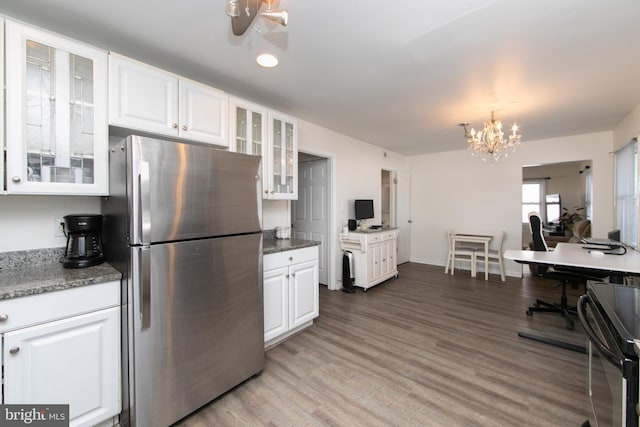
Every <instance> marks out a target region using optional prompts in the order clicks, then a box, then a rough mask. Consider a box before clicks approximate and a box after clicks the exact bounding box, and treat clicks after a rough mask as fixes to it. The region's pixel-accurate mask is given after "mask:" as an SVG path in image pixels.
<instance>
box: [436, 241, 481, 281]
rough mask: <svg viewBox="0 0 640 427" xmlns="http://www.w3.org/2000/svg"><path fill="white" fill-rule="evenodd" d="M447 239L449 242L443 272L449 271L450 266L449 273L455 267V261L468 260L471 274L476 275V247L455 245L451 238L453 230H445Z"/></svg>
mask: <svg viewBox="0 0 640 427" xmlns="http://www.w3.org/2000/svg"><path fill="white" fill-rule="evenodd" d="M446 233H447V241H448V242H449V253H448V254H447V265H446V266H445V268H444V274H447V273H448V272H449V268H451V275H452V276H453V271H454V270H455V267H456V261H469V262H470V263H471V276H475V275H476V248H472V247H467V246H459V245H458V246H456V245H455V244H454V243H453V240H452V239H451V236H453V234H454V233H453V231H451V230H446Z"/></svg>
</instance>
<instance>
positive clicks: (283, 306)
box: [263, 246, 319, 347]
mask: <svg viewBox="0 0 640 427" xmlns="http://www.w3.org/2000/svg"><path fill="white" fill-rule="evenodd" d="M263 279H264V280H263V294H264V342H265V346H267V347H268V346H271V345H273V344H276V343H278V342H280V341H282V340H283V339H285V338H287V337H288V336H290V335H292V334H294V333H296V332H298V331H299V330H301V329H303V328H306V327H307V326H309V325H311V324H312V323H313V319H315V318H316V317H318V314H319V302H318V286H319V284H318V247H317V246H313V247H308V248H302V249H296V250H291V251H286V252H278V253H275V254H268V255H265V256H264V278H263Z"/></svg>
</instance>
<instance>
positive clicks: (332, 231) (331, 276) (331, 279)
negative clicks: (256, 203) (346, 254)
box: [289, 147, 342, 291]
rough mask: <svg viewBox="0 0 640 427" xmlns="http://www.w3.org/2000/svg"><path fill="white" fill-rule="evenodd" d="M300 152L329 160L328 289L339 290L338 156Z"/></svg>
mask: <svg viewBox="0 0 640 427" xmlns="http://www.w3.org/2000/svg"><path fill="white" fill-rule="evenodd" d="M298 152H301V153H306V154H311V155H314V156H317V157H322V158H323V159H326V161H327V172H328V173H327V179H328V185H327V191H328V192H329V194H328V195H327V221H328V222H329V224H328V229H329V232H328V236H327V252H328V253H327V282H328V283H327V289H329V290H330V291H337V290H339V289H341V288H342V286H338V280H337V278H336V275H335V272H336V268H335V267H336V256H337V250H336V247H337V245H338V234H339V233H340V230H339V229H336V223H337V222H336V221H337V220H336V212H335V209H334V208H333V207H334V206H335V205H336V179H335V170H336V168H335V162H336V156H335V154H332V153H327V152H323V151H320V150H314V149H307V148H301V147H298ZM289 219H290V220H291V204H289Z"/></svg>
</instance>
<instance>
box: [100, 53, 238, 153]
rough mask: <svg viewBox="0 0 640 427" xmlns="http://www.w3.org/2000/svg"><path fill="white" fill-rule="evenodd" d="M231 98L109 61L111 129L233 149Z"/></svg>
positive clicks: (115, 58)
mask: <svg viewBox="0 0 640 427" xmlns="http://www.w3.org/2000/svg"><path fill="white" fill-rule="evenodd" d="M228 110H229V96H228V95H226V94H225V93H224V92H221V91H219V90H217V89H214V88H212V87H209V86H205V85H202V84H200V83H197V82H194V81H191V80H187V79H184V78H181V77H179V76H176V75H174V74H171V73H168V72H166V71H163V70H161V69H158V68H155V67H152V66H149V65H147V64H144V63H141V62H138V61H135V60H132V59H129V58H125V57H123V56H120V55H116V54H113V53H112V54H110V55H109V124H111V125H114V126H120V127H124V128H128V129H134V130H140V131H144V132H150V133H155V134H158V135H166V136H170V137H173V138H184V139H189V140H192V141H199V142H205V143H209V144H215V145H219V146H224V147H227V146H229V140H228V139H229V138H228Z"/></svg>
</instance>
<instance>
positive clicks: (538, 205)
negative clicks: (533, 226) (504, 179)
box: [522, 180, 544, 224]
mask: <svg viewBox="0 0 640 427" xmlns="http://www.w3.org/2000/svg"><path fill="white" fill-rule="evenodd" d="M543 194H544V181H539V180H526V181H524V182H523V183H522V222H523V223H527V224H528V223H529V212H531V211H536V212H538V213H540V215H542V195H543Z"/></svg>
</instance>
